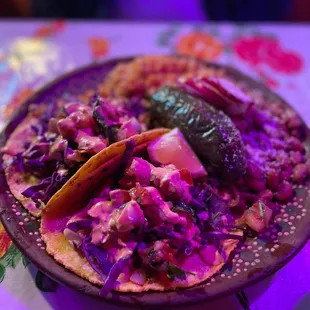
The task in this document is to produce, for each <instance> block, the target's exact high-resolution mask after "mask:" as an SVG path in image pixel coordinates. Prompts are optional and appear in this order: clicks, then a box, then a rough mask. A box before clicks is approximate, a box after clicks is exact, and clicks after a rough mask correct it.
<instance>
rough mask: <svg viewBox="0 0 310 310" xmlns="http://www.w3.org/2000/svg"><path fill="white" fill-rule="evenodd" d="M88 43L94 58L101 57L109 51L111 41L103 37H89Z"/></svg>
mask: <svg viewBox="0 0 310 310" xmlns="http://www.w3.org/2000/svg"><path fill="white" fill-rule="evenodd" d="M88 45H89V48H90V52H91V55H92V57H93V58H94V59H101V58H102V57H104V56H106V55H107V53H108V52H109V45H110V44H109V41H108V40H107V39H105V38H102V37H90V38H88Z"/></svg>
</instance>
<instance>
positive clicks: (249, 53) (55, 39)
mask: <svg viewBox="0 0 310 310" xmlns="http://www.w3.org/2000/svg"><path fill="white" fill-rule="evenodd" d="M309 37H310V25H309V26H307V25H296V26H294V25H275V24H273V25H259V24H251V25H233V24H217V25H214V24H159V23H156V24H151V23H147V24H141V23H95V22H88V23H87V22H65V21H49V22H39V21H36V22H32V21H31V22H16V21H14V22H13V21H6V22H0V109H1V113H0V128H3V127H4V126H5V123H6V121H7V120H8V119H9V117H10V116H11V115H12V113H14V111H15V110H16V108H17V107H18V106H19V104H20V103H21V102H22V101H23V100H24V99H25V98H27V96H29V95H30V94H31V93H32V92H33V91H35V90H36V89H38V88H39V87H41V86H42V85H44V84H46V83H47V82H49V81H50V80H52V79H53V78H54V77H56V76H58V75H59V74H62V73H64V72H67V71H70V70H72V69H74V68H76V67H79V66H82V65H86V64H88V63H91V62H96V61H102V60H105V59H108V58H113V57H120V56H124V57H125V56H133V55H141V54H167V53H180V54H185V55H191V56H196V57H199V58H201V59H204V60H208V61H216V62H220V63H223V64H229V65H232V66H235V67H237V68H238V69H239V70H241V71H243V72H245V73H247V74H249V75H251V76H253V77H255V78H256V79H259V80H261V81H263V82H264V83H265V84H267V85H268V86H269V87H271V88H272V89H273V90H274V91H276V92H278V93H279V94H280V95H281V96H283V97H284V98H285V99H286V100H287V101H288V102H289V103H290V104H291V105H293V106H294V108H295V109H296V110H297V111H298V112H299V113H300V115H301V116H302V117H303V118H304V120H305V121H306V122H307V124H308V125H310V70H309V64H310V44H308V43H307V38H309ZM245 294H246V295H247V297H248V299H249V304H250V307H251V309H255V310H256V309H263V310H269V309H272V310H277V309H279V310H291V309H296V310H298V309H303V310H306V309H310V242H308V244H307V245H306V246H305V247H304V249H303V250H302V251H301V252H300V253H299V254H298V255H297V256H296V257H295V258H294V259H293V260H292V261H291V262H290V263H289V264H288V265H287V266H285V267H284V268H283V269H281V270H280V271H279V272H278V273H277V274H275V275H274V276H272V277H270V278H268V279H266V280H264V281H262V282H261V283H259V284H257V285H255V286H253V287H250V288H247V289H245ZM71 307H72V308H74V309H109V310H110V309H111V310H112V309H120V308H119V307H117V306H112V305H108V304H106V303H104V302H102V301H98V300H95V299H92V298H91V297H88V296H84V295H81V294H79V293H77V292H75V291H72V290H70V289H68V288H66V287H63V286H61V285H57V284H56V283H55V282H53V281H52V280H50V279H49V278H47V277H45V276H44V275H43V274H42V273H41V272H39V271H38V270H37V269H36V268H35V266H33V265H32V264H31V263H29V262H28V261H27V260H26V259H25V258H24V257H23V256H22V254H21V253H20V252H19V251H18V250H17V249H16V248H15V246H14V245H13V244H12V242H11V240H10V238H9V237H8V235H7V234H6V232H5V231H4V229H3V226H2V225H1V223H0V309H12V310H13V309H14V310H15V309H16V310H17V309H18V310H19V309H44V310H45V309H69V308H71ZM202 308H207V309H210V310H212V309H217V310H219V309H230V310H238V309H243V308H242V306H241V304H240V303H239V302H238V300H237V298H236V297H235V296H229V297H226V298H223V299H221V300H219V301H214V302H211V303H203V304H199V305H195V306H188V307H187V308H185V309H190V310H194V309H197V310H198V309H202ZM169 309H171V308H169Z"/></svg>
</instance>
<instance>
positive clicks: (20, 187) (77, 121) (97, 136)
mask: <svg viewBox="0 0 310 310" xmlns="http://www.w3.org/2000/svg"><path fill="white" fill-rule="evenodd" d="M144 112H145V109H144V107H143V106H142V104H141V100H138V99H131V100H127V99H104V98H101V97H99V96H95V97H93V98H92V100H90V102H89V103H88V104H85V103H83V102H80V101H71V102H68V103H63V102H60V103H59V104H58V106H53V105H48V106H40V107H39V108H38V107H37V106H32V107H30V113H29V115H28V116H27V118H26V119H25V121H24V122H23V123H22V124H21V125H20V126H19V127H18V128H17V129H16V131H15V132H14V133H13V134H12V136H11V137H10V139H9V140H8V142H7V144H6V146H5V148H4V149H3V150H2V151H3V153H4V166H5V167H6V173H7V178H8V183H9V186H10V188H11V191H12V192H13V194H14V195H15V196H16V197H17V198H19V199H20V201H21V202H22V203H24V206H25V207H26V208H27V209H29V211H30V212H32V213H33V214H34V215H39V214H40V212H41V210H42V208H43V207H44V206H45V204H46V203H47V201H48V200H49V199H50V198H51V197H52V195H53V194H54V193H55V192H56V191H57V190H59V189H60V188H61V186H62V185H63V184H64V183H65V182H66V181H67V180H68V179H69V178H70V177H71V176H72V175H73V174H74V173H75V171H77V170H78V169H79V168H80V167H81V166H82V165H83V164H84V163H85V162H86V161H87V160H88V159H89V158H91V157H92V156H93V155H95V154H97V153H98V152H100V151H101V150H103V149H104V148H106V147H107V146H108V145H109V144H110V143H113V142H116V141H120V140H123V139H126V138H128V137H130V136H132V135H135V134H139V133H141V132H143V131H145V130H146V125H145V123H146V118H147V115H146V113H144Z"/></svg>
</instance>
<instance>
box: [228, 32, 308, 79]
mask: <svg viewBox="0 0 310 310" xmlns="http://www.w3.org/2000/svg"><path fill="white" fill-rule="evenodd" d="M232 49H233V51H234V52H235V53H236V54H237V55H238V56H239V57H240V58H241V59H243V60H244V61H246V62H248V63H249V64H250V65H252V66H258V65H260V64H266V65H267V66H269V67H270V68H272V69H273V70H275V71H277V72H280V73H285V74H293V73H298V72H300V71H301V70H302V68H303V59H302V58H301V56H300V55H298V54H297V53H295V52H292V51H287V50H285V49H284V48H283V47H282V46H281V44H280V42H279V41H278V40H277V39H274V38H270V37H265V36H251V37H240V38H239V39H238V40H236V41H235V42H234V43H233V44H232Z"/></svg>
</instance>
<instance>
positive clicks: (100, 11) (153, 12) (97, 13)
mask: <svg viewBox="0 0 310 310" xmlns="http://www.w3.org/2000/svg"><path fill="white" fill-rule="evenodd" d="M0 17H7V18H71V19H74V18H77V19H101V20H127V21H204V20H210V21H234V22H247V21H274V22H276V21H284V22H285V21H300V22H303V21H310V1H309V0H182V1H180V0H156V1H155V0H148V1H147V0H130V1H129V0H111V1H110V0H0Z"/></svg>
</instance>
